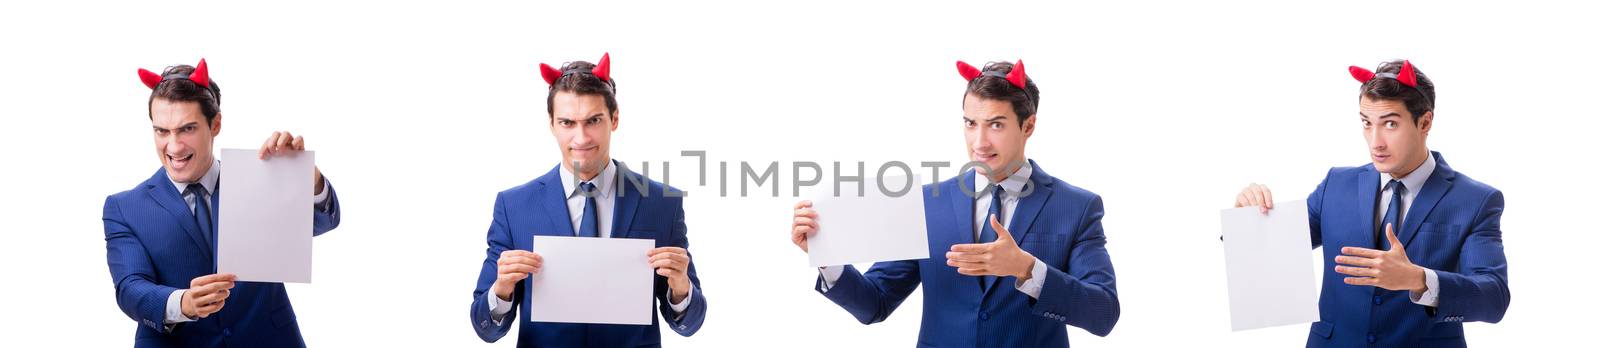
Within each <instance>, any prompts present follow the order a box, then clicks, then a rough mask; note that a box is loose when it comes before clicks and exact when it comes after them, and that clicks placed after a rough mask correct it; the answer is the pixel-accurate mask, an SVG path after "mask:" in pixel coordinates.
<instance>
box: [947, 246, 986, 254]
mask: <svg viewBox="0 0 1600 348" xmlns="http://www.w3.org/2000/svg"><path fill="white" fill-rule="evenodd" d="M950 251H956V252H963V253H983V252H988V251H989V245H988V244H956V245H951V246H950Z"/></svg>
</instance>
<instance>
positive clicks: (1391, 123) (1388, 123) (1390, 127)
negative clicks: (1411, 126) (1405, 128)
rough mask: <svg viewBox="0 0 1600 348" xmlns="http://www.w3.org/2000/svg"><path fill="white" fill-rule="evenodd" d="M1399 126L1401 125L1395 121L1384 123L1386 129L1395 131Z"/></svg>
mask: <svg viewBox="0 0 1600 348" xmlns="http://www.w3.org/2000/svg"><path fill="white" fill-rule="evenodd" d="M1399 125H1400V124H1399V123H1395V122H1394V121H1389V122H1384V123H1383V126H1384V127H1385V128H1389V129H1394V128H1395V127H1396V126H1399Z"/></svg>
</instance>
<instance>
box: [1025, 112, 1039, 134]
mask: <svg viewBox="0 0 1600 348" xmlns="http://www.w3.org/2000/svg"><path fill="white" fill-rule="evenodd" d="M1038 119H1039V115H1038V114H1034V115H1033V116H1029V117H1028V120H1027V121H1022V137H1023V138H1024V139H1026V138H1028V137H1032V136H1033V127H1034V121H1035V120H1038Z"/></svg>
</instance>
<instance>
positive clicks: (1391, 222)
mask: <svg viewBox="0 0 1600 348" xmlns="http://www.w3.org/2000/svg"><path fill="white" fill-rule="evenodd" d="M1350 73H1351V75H1352V76H1354V77H1355V78H1356V80H1357V81H1360V82H1361V92H1360V102H1359V104H1360V116H1361V124H1362V133H1363V134H1364V135H1365V136H1366V138H1367V150H1368V153H1369V154H1370V155H1371V157H1372V163H1371V164H1367V165H1363V166H1360V167H1339V168H1333V169H1331V170H1329V171H1328V175H1327V177H1326V178H1324V179H1323V180H1322V183H1321V184H1319V185H1317V189H1316V191H1313V192H1312V193H1311V197H1310V198H1308V199H1306V208H1307V209H1308V210H1309V212H1310V218H1311V247H1312V248H1315V247H1318V246H1322V247H1323V248H1322V250H1323V252H1322V254H1323V271H1324V275H1323V278H1322V298H1321V299H1320V301H1319V306H1320V307H1321V312H1322V320H1321V321H1318V322H1315V323H1312V324H1311V335H1310V337H1308V338H1307V341H1306V346H1307V347H1359V346H1380V347H1465V346H1466V345H1467V343H1466V340H1465V339H1464V338H1463V336H1462V332H1461V323H1462V322H1468V321H1482V322H1490V323H1494V322H1499V321H1500V318H1501V317H1504V316H1505V313H1506V307H1507V306H1509V305H1510V302H1511V290H1510V288H1508V284H1507V280H1506V256H1505V252H1504V250H1503V249H1504V248H1503V247H1502V246H1501V243H1500V213H1501V211H1502V210H1504V209H1505V198H1504V197H1503V196H1501V194H1500V191H1499V190H1496V189H1495V188H1494V187H1490V186H1489V185H1486V184H1484V183H1481V182H1478V181H1476V180H1472V178H1468V177H1467V176H1466V174H1462V173H1460V172H1457V171H1455V170H1454V169H1451V168H1450V165H1449V164H1446V163H1445V161H1444V157H1443V156H1441V155H1439V153H1438V152H1431V151H1428V146H1427V139H1428V131H1429V130H1430V129H1431V128H1432V127H1433V106H1434V103H1433V101H1434V92H1433V91H1434V89H1433V82H1432V81H1430V80H1429V79H1428V77H1427V76H1426V75H1423V74H1422V71H1421V70H1417V68H1416V67H1414V66H1412V65H1411V62H1409V61H1403V60H1402V61H1391V62H1385V63H1383V64H1381V65H1379V66H1378V69H1377V72H1376V73H1374V72H1372V71H1368V70H1366V69H1362V68H1359V67H1354V66H1352V67H1350ZM1234 206H1235V207H1245V206H1259V207H1261V212H1262V213H1266V212H1267V210H1268V209H1272V208H1273V206H1272V191H1271V190H1268V189H1267V187H1266V186H1263V185H1257V184H1251V185H1250V186H1248V187H1245V189H1244V190H1243V191H1242V192H1240V193H1239V195H1238V196H1237V197H1236V198H1235V202H1234Z"/></svg>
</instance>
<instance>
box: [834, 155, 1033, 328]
mask: <svg viewBox="0 0 1600 348" xmlns="http://www.w3.org/2000/svg"><path fill="white" fill-rule="evenodd" d="M973 176H974V177H975V179H973V181H974V183H973V185H972V188H973V189H974V190H978V191H979V192H978V193H979V194H977V195H976V196H977V197H974V198H973V199H974V201H973V202H972V203H973V204H972V206H973V208H974V209H972V215H973V216H972V240H978V236H979V235H981V234H983V226H987V225H988V224H989V206H990V204H993V201H994V199H993V196H992V195H989V194H985V193H987V192H988V191H984V190H983V189H984V188H987V187H989V183H990V182H989V177H987V176H984V175H973ZM1031 177H1033V164H1032V163H1029V164H1028V165H1025V166H1021V167H1020V168H1017V171H1016V172H1013V173H1012V174H1011V175H1009V176H1006V179H1005V180H1001V181H1000V187H1001V188H1003V189H1005V192H1001V193H1000V201H1001V202H1000V209H1001V214H1000V216H1001V217H1002V218H1004V219H1002V220H1003V221H1000V223H1001V224H1003V225H1005V227H1006V229H1007V231H1009V230H1010V228H1011V220H1012V218H1011V216H1012V215H1011V214H1012V213H1015V212H1016V211H1017V202H1019V201H1020V200H1021V194H1022V191H1023V189H1024V188H1025V187H1026V186H1027V185H1028V182H1029V179H1030V178H1031ZM1048 267H1049V265H1046V264H1045V263H1044V261H1042V260H1039V259H1038V258H1034V259H1033V272H1032V276H1031V277H1029V278H1028V280H1027V281H1023V282H1021V283H1017V284H1016V288H1017V291H1021V292H1022V293H1024V294H1027V295H1028V297H1032V298H1035V299H1038V298H1039V292H1040V291H1043V290H1044V277H1045V276H1047V275H1048V273H1047V272H1048V271H1049V268H1048ZM820 272H821V273H822V292H828V289H832V288H833V284H834V283H835V282H837V281H839V277H840V276H842V275H844V267H843V266H824V267H822V269H821V270H820Z"/></svg>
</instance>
